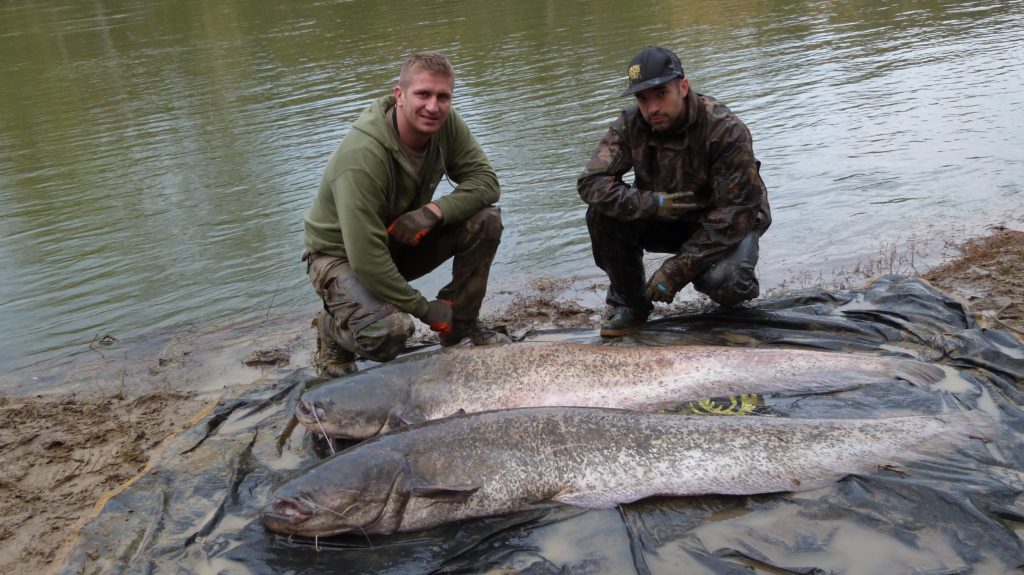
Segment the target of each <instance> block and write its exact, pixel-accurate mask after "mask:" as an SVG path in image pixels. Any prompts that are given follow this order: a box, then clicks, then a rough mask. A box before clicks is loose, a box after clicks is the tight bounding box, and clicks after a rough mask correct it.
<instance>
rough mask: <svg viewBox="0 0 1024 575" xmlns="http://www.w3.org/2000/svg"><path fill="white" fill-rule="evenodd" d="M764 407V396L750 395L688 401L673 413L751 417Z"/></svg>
mask: <svg viewBox="0 0 1024 575" xmlns="http://www.w3.org/2000/svg"><path fill="white" fill-rule="evenodd" d="M762 407H764V396H762V395H759V394H756V393H750V394H743V395H734V396H732V397H715V398H711V399H701V400H698V401H688V402H686V403H684V404H682V405H680V406H679V407H678V408H676V409H675V410H673V411H679V412H689V413H698V414H709V415H751V414H755V413H757V412H758V411H759V409H760V408H762Z"/></svg>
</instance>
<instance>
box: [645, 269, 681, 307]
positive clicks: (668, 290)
mask: <svg viewBox="0 0 1024 575" xmlns="http://www.w3.org/2000/svg"><path fill="white" fill-rule="evenodd" d="M684 287H686V284H683V285H677V284H676V282H675V281H674V280H673V279H672V276H671V275H670V274H667V273H665V268H663V267H661V268H658V270H657V271H655V272H654V273H653V274H651V279H649V280H648V281H647V299H649V300H651V301H652V302H653V301H662V302H665V303H672V300H673V299H675V297H676V293H678V292H679V290H680V289H682V288H684Z"/></svg>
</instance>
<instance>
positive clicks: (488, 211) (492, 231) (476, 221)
mask: <svg viewBox="0 0 1024 575" xmlns="http://www.w3.org/2000/svg"><path fill="white" fill-rule="evenodd" d="M504 229H505V226H504V224H502V223H501V208H499V207H497V206H487V207H486V208H484V209H482V210H480V211H479V212H477V213H475V214H473V215H472V216H471V217H470V218H469V219H468V220H466V230H467V231H468V232H469V236H470V237H471V238H474V240H476V241H486V242H493V243H495V244H496V243H498V242H500V241H501V232H502V231H503V230H504Z"/></svg>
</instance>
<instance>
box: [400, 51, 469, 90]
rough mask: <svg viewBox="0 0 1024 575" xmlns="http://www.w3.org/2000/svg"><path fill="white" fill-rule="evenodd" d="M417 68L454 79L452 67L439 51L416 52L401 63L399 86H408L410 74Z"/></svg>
mask: <svg viewBox="0 0 1024 575" xmlns="http://www.w3.org/2000/svg"><path fill="white" fill-rule="evenodd" d="M417 70H426V71H427V72H430V73H433V74H437V75H438V76H443V77H445V78H451V80H452V81H453V82H454V81H455V69H454V68H452V64H451V62H449V61H448V57H447V56H445V55H444V54H442V53H440V52H417V53H415V54H413V55H412V56H409V57H408V58H406V59H405V63H404V64H402V71H401V72H400V73H399V74H398V85H399V87H401V88H408V87H409V81H410V80H411V79H412V74H413V72H416V71H417Z"/></svg>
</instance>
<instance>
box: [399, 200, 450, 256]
mask: <svg viewBox="0 0 1024 575" xmlns="http://www.w3.org/2000/svg"><path fill="white" fill-rule="evenodd" d="M428 205H429V204H428ZM440 221H441V218H440V217H438V215H437V214H435V213H434V212H433V211H431V209H430V208H429V207H427V206H423V207H422V208H419V209H415V210H412V211H411V212H405V213H404V214H402V215H400V216H398V217H397V218H395V221H393V222H391V225H389V226H388V233H389V234H391V237H393V238H395V239H396V240H398V241H399V242H401V243H403V244H405V245H407V246H416V245H419V243H420V240H422V239H423V236H425V235H427V234H428V233H429V232H430V230H432V229H434V226H436V225H437V224H438V222H440Z"/></svg>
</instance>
